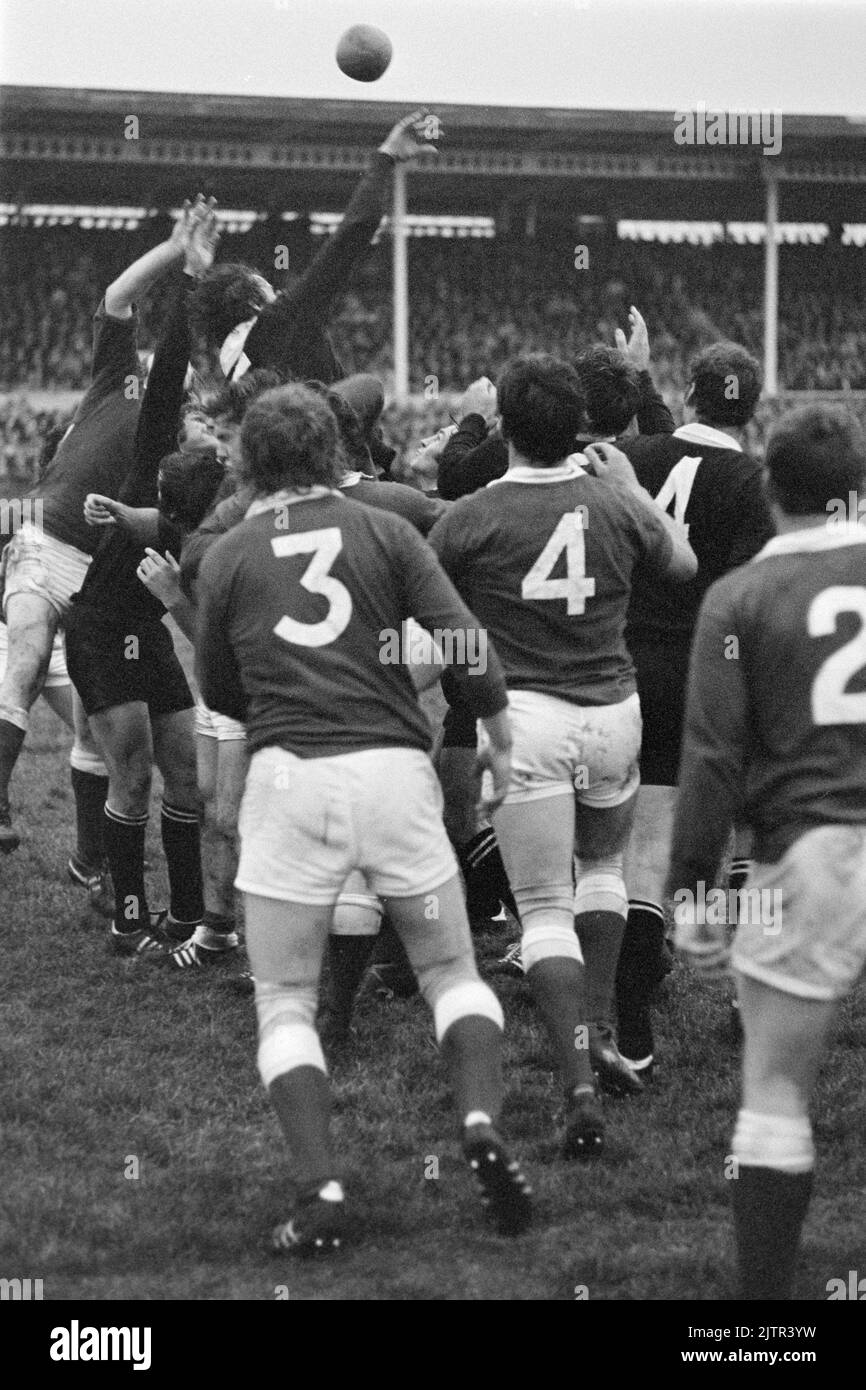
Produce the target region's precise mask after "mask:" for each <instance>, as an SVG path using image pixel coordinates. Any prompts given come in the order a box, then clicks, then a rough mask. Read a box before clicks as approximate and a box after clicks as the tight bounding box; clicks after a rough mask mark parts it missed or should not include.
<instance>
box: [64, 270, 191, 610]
mask: <svg viewBox="0 0 866 1390" xmlns="http://www.w3.org/2000/svg"><path fill="white" fill-rule="evenodd" d="M193 284H194V282H193V280H192V278H191V277H190V276H188V275H184V274H181V275H179V276H178V277H177V281H176V284H175V286H174V298H173V301H172V305H171V309H170V311H169V316H168V318H167V320H166V323H165V326H164V328H163V331H162V333H161V335H160V339H159V342H158V344H157V347H156V351H155V352H154V355H153V364H152V366H151V369H150V376H149V377H148V382H147V390H146V391H145V393H144V400H143V401H142V405H141V411H140V413H139V417H138V423H137V427H136V432H135V446H134V461H133V466H132V468H131V469H130V470H129V472H128V474H127V476H126V478H125V480H124V483H123V486H122V487H121V488H120V491H119V493H118V500H119V501H121V502H125V503H126V504H127V505H128V506H130V507H155V506H156V505H157V502H158V500H159V487H158V481H157V480H158V476H159V463H160V460H161V459H163V458H164V457H165V455H166V454H169V453H171V452H172V450H173V449H174V447H175V442H176V439H177V429H178V423H179V417H180V407H181V403H182V401H183V384H184V379H185V377H186V370H187V363H188V360H189V347H190V337H189V326H188V321H187V297H188V294H189V291H190V290H191V289H192V287H193ZM88 529H94V528H88ZM180 539H181V537H180V533H179V531H178V530H177V528H176V527H174V526H172V525H171V523H169V522H167V521H165V519H164V518H160V520H159V531H158V536H157V539H156V541H155V543H154V549H157V550H159V552H160V554H162V553H164V552H165V551H166V550H171V552H172V554H173V555H174V556H175V557H177V554H178V551H179V549H180ZM143 557H144V550H143V548H142V546H141V545H140V544H139V543H138V542H137V541H136V540H135V539H134V538H133V537H132V536H130V535H129V534H128V533H127V532H126V531H124V530H123V529H122V527H120V526H116V527H111V528H110V529H109V530H106V531H103V532H102V533H101V538H100V544H99V548H98V549H97V551H96V554H95V556H94V558H93V560H92V561H91V563H90V565H89V567H88V570H87V574H86V575H85V577H84V583H83V584H82V586H81V590H80V592H79V594H78V595H77V601H78V602H80V603H87V604H89V605H90V606H91V607H98V608H100V609H102V610H103V611H105V612H108V613H109V614H111V615H112V617H113V618H116V619H117V620H118V621H120V622H123V623H135V622H138V621H142V620H144V619H146V618H153V619H156V620H159V619H160V618H162V616H163V615H164V613H165V611H166V610H165V606H164V605H163V604H162V602H161V601H160V600H159V599H158V598H157V597H156V596H155V595H154V594H152V593H150V591H149V590H148V589H146V588H145V586H144V585H143V584H142V582H141V580H140V579H139V578H138V576H137V574H136V570H137V568H138V565H139V563H140V562H141V560H142V559H143Z"/></svg>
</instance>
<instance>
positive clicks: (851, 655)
mask: <svg viewBox="0 0 866 1390" xmlns="http://www.w3.org/2000/svg"><path fill="white" fill-rule="evenodd" d="M840 613H856V615H857V617H858V618H859V619H860V631H859V632H858V633H857V635H856V636H855V637H852V638H851V640H850V642H846V643H845V645H844V646H843V647H840V648H839V649H838V651H835V652H833V654H832V656H828V657H827V660H826V661H825V662H824V663H823V665H822V666H821V669H820V670H819V671H818V674H817V675H816V677H815V679H814V681H813V682H812V718H813V720H814V721H815V723H816V724H866V690H864V691H860V692H856V691H854V692H850V691H846V689H845V687H846V685H847V684H848V682H849V681H850V680H851V677H852V676H854V675H856V673H857V672H858V671H860V670H862V669H863V667H864V666H866V589H863V588H860V587H858V586H855V585H853V584H850V585H849V584H833V585H832V586H831V587H830V588H829V589H824V590H823V591H822V592H821V593H820V594H817V595H816V596H815V598H813V600H812V602H811V604H810V605H809V614H808V618H807V627H808V631H809V636H810V637H831V636H832V635H833V633H834V632H835V631H836V622H837V619H838V617H839V614H840Z"/></svg>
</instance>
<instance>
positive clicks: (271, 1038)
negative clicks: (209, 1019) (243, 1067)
mask: <svg viewBox="0 0 866 1390" xmlns="http://www.w3.org/2000/svg"><path fill="white" fill-rule="evenodd" d="M318 1000H319V995H318V988H317V986H316V984H315V983H309V982H298V983H287V984H278V983H274V982H272V981H267V980H256V1013H257V1015H258V1023H259V1048H258V1059H257V1060H258V1068H259V1075H260V1076H261V1078H262V1082H263V1084H264V1085H265V1087H268V1086H270V1085H271V1084H272V1083H273V1082H274V1081H275V1080H276V1079H277V1077H278V1076H282V1075H284V1073H285V1072H287V1071H293V1070H294V1069H295V1068H296V1067H316V1068H317V1070H319V1071H322V1072H326V1071H327V1067H326V1066H325V1058H324V1054H323V1052H322V1045H321V1043H320V1042H319V1037H318V1034H317V1033H316V1028H315V1020H316V1009H317V1007H318Z"/></svg>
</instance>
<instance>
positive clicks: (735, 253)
mask: <svg viewBox="0 0 866 1390" xmlns="http://www.w3.org/2000/svg"><path fill="white" fill-rule="evenodd" d="M159 235H160V229H159V228H155V227H154V225H153V223H152V222H150V223H147V224H146V225H145V226H143V227H142V228H141V229H139V230H138V231H133V232H118V231H97V230H85V229H83V228H81V227H79V226H71V227H56V228H50V229H45V228H37V227H7V228H5V229H3V230H2V231H0V267H2V269H0V313H2V323H3V332H2V337H0V392H3V393H6V394H7V399H6V402H5V404H4V405H3V406H2V420H3V447H2V457H0V480H2V479H3V478H8V479H10V480H11V481H12V482H15V481H16V480H24V479H25V478H27V477H30V476H32V474H33V469H34V465H35V459H36V458H37V457H38V452H39V440H40V437H41V435H42V434H43V433H44V430H45V427H46V425H47V423H48V422H49V419H52V418H55V417H56V416H57V415H58V413H59V414H62V413H63V412H62V411H61V412H57V411H52V410H51V409H50V408H46V409H35V408H34V407H33V406H32V404H28V403H27V401H26V400H24V399H23V398H21V396H20V394H17V393H21V392H22V391H23V392H28V393H32V392H34V391H46V390H48V391H63V390H65V391H80V390H81V389H83V388H84V387H85V386H86V384H87V380H88V375H89V367H90V344H91V316H92V314H93V311H94V309H95V307H96V304H97V303H98V300H99V297H100V294H101V292H102V290H103V288H104V286H105V285H106V284H107V283H108V282H109V281H110V280H111V279H112V278H113V277H114V276H115V275H116V274H117V273H118V272H119V270H120V269H122V267H123V266H124V265H126V264H128V263H129V262H130V261H131V260H133V259H134V258H135V256H136V255H138V254H140V253H141V251H143V250H144V249H145V248H146V247H147V246H150V245H153V244H154V242H155V240H157V239H158V237H159ZM259 243H261V244H259ZM314 245H315V239H314V238H312V237H307V238H306V243H303V242H298V243H297V245H296V246H293V249H292V267H291V268H292V271H293V272H297V270H299V269H300V268H301V267H302V265H303V261H304V258H305V256H307V255H309V254H311V253H312V250H313V249H314ZM575 250H576V248H575V246H574V238H573V237H572V236H570V235H569V234H568V233H567V231H563V232H562V233H560V234H556V235H551V234H550V233H548V234H547V235H546V236H544V237H539V238H537V239H536V240H527V239H525V238H511V237H495V238H477V239H476V238H471V237H467V238H458V237H452V238H441V237H423V238H413V239H412V240H411V241H410V243H409V287H410V302H409V322H410V389H411V390H412V392H413V393H414V394H415V395H416V396H417V397H418V398H420V399H421V400H422V401H423V402H424V404H423V406H422V407H421V409H420V411H419V410H418V409H416V410H414V411H413V412H409V413H408V414H406V413H403V414H399V415H397V416H394V418H393V419H392V425H393V427H394V428H395V429H396V430H397V432H398V434H400V435H401V436H402V435H406V436H407V441H406V442H408V436H409V435H410V434H411V435H414V437H417V435H418V433H419V432H422V431H424V430H429V429H430V428H436V427H437V426H438V425H439V424H440V423H442V421H443V418H444V419H446V420H447V412H446V411H444V410H443V407H442V406H441V404H437V403H436V397H437V396H438V395H441V396H442V397H444V398H447V397H448V394H449V393H451V392H454V393H456V392H460V391H461V390H462V389H463V388H464V387H465V386H466V384H467V383H468V382H469V381H470V380H472V379H473V378H474V377H477V376H479V375H480V374H482V373H484V374H487V375H490V376H492V377H495V376H496V374H497V372H498V371H499V369H500V368H501V367H502V366H503V364H504V363H505V362H506V361H507V360H508V358H509V357H511V356H513V355H515V354H516V353H518V352H525V351H533V350H538V349H542V348H544V349H547V350H550V351H554V352H557V353H559V354H562V355H565V356H568V355H570V354H572V353H574V352H575V351H577V350H578V349H579V348H580V347H582V346H584V345H585V344H587V343H588V342H591V341H594V340H599V339H601V340H604V341H607V342H612V341H613V332H614V329H615V328H616V327H625V326H626V322H627V315H628V308H629V305H631V304H637V305H638V307H639V308H640V309H641V311H642V313H643V314H644V316H645V318H646V320H647V323H648V325H649V328H650V334H651V342H652V360H653V372H654V376H655V379H656V382H657V384H658V386H659V387H660V389H661V390H662V392H663V394H664V395H665V396H666V398H667V399H668V401H669V403H671V405H672V406H673V408H674V409H676V407H677V404H678V401H679V399H680V398H681V393H682V387H683V382H684V378H685V366H686V363H687V361H688V359H689V357H690V356H691V355H692V353H693V352H695V351H696V350H697V349H699V348H701V347H703V346H704V345H705V344H706V343H708V342H710V341H712V340H714V339H717V338H720V337H730V338H733V339H735V340H737V341H738V342H741V343H743V344H744V345H745V346H747V347H748V348H750V349H751V350H752V351H753V352H755V353H756V354H757V355H758V356H759V357H760V356H761V352H762V333H763V307H762V293H763V291H762V286H763V252H762V249H761V247H759V246H739V245H731V244H727V243H716V244H714V245H712V246H709V247H703V246H690V245H683V244H676V245H672V244H668V245H663V244H660V243H648V242H630V241H619V240H616V239H615V238H599V239H598V240H597V241H595V242H593V241H589V243H588V245H587V250H586V254H585V255H576V254H575ZM222 256H223V257H224V258H230V259H249V260H252V261H253V262H254V263H256V264H258V265H260V266H261V268H262V269H263V270H265V271H266V272H267V269H268V267H267V258H266V247H265V245H264V243H263V242H262V241H261V234H260V231H259V234H258V239H257V240H256V237H255V236H254V235H253V234H250V235H248V236H231V237H226V238H225V239H224V243H223V249H222ZM389 258H390V245H389V241H388V238H387V236H383V237H382V238H381V240H380V242H379V244H378V245H377V247H376V248H374V250H373V252H372V253H371V255H370V257H369V258H368V259H367V260H366V262H365V263H364V264H363V266H362V267H361V269H360V270H359V272H358V273H357V275H356V277H355V279H354V281H353V282H352V285H351V287H350V289H349V292H348V293H347V294H346V295H345V296H344V297H343V299H342V300H341V301H340V303H339V304H338V305H337V306H335V312H334V314H333V317H332V336H333V338H334V341H335V344H336V347H337V351H338V354H339V355H340V357H341V359H342V360H343V361H344V363H345V364H346V366H347V368H348V369H350V370H360V369H364V370H370V371H375V372H377V373H379V374H381V375H382V376H383V377H384V378H385V380H386V382H388V381H389V378H390V377H391V374H392V371H393V359H392V341H391V302H390V284H391V276H390V263H389ZM779 261H780V291H779V377H780V384H781V385H782V386H783V387H784V388H786V389H788V390H797V391H804V390H812V389H817V390H845V389H853V390H858V389H859V390H862V389H866V257H864V255H863V252H862V250H858V249H857V248H854V247H850V248H848V247H841V246H839V245H832V246H831V245H826V246H824V247H813V246H783V247H782V248H781V249H780V255H779ZM271 278H272V279H273V280H275V282H277V283H278V285H279V282H280V280H281V278H282V277H281V276H280V275H278V274H277V275H275V274H272V275H271ZM160 308H161V306H160V302H159V299H158V298H157V299H156V300H155V301H154V302H152V303H150V304H147V305H145V306H143V313H142V333H141V346H142V348H144V349H147V348H148V347H150V346H152V343H153V333H154V328H155V326H156V325H157V324H158V322H159V318H160ZM195 361H196V366H197V367H198V368H199V371H200V372H201V373H202V374H203V375H204V376H205V377H207V374H208V370H209V366H210V364H209V363H208V362H207V360H206V358H205V356H204V355H203V354H202V353H201V352H198V353H197V354H196V357H195ZM10 393H11V396H12V399H11V400H10V399H9V398H8V396H9V394H10ZM64 409H65V410H66V413H68V406H67V407H64ZM416 426H417V428H416ZM395 442H399V443H402V442H404V441H403V439H402V438H401V439H400V440H398V441H395Z"/></svg>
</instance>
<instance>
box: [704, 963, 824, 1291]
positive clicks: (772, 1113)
mask: <svg viewBox="0 0 866 1390" xmlns="http://www.w3.org/2000/svg"><path fill="white" fill-rule="evenodd" d="M737 988H738V992H739V998H740V1012H741V1016H742V1021H743V1029H744V1032H745V1045H744V1049H743V1097H742V1109H741V1110H740V1113H739V1115H738V1117H737V1127H736V1130H735V1133H734V1140H733V1156H734V1158H735V1159H736V1164H737V1167H736V1170H735V1173H734V1178H733V1180H732V1187H731V1192H732V1201H733V1208H734V1225H735V1228H736V1236H737V1257H738V1264H739V1272H740V1292H739V1296H740V1297H741V1298H744V1299H755V1300H757V1299H760V1300H764V1299H787V1298H790V1296H791V1284H792V1282H793V1275H794V1264H795V1260H796V1255H797V1248H798V1245H799V1241H800V1232H801V1230H802V1226H803V1221H804V1219H805V1216H806V1211H807V1208H808V1205H809V1198H810V1196H811V1191H812V1170H813V1167H814V1161H815V1159H814V1153H815V1150H814V1144H813V1141H812V1129H811V1125H810V1123H809V1102H810V1099H811V1095H812V1091H813V1089H814V1086H815V1081H816V1079H817V1076H818V1071H819V1068H820V1066H821V1061H822V1059H823V1056H824V1053H825V1050H826V1046H827V1038H828V1035H829V1032H830V1028H831V1027H832V1024H833V1020H834V1018H835V1016H836V1013H837V1011H838V1004H837V1003H836V1002H835V1001H824V1000H815V999H802V998H799V997H798V996H796V995H793V994H786V993H783V992H782V991H780V990H777V989H773V988H771V987H770V986H769V985H765V984H762V983H761V982H760V981H758V980H755V979H752V978H750V977H749V976H746V975H743V974H739V973H738V975H737Z"/></svg>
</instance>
